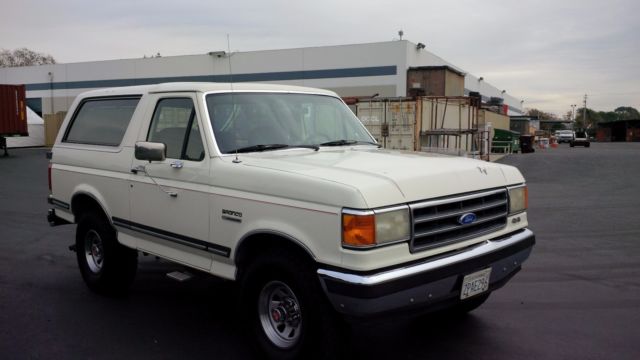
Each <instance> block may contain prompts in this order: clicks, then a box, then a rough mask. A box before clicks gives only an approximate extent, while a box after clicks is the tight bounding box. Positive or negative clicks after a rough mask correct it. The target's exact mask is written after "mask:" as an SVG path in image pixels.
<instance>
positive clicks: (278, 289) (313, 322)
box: [241, 252, 345, 359]
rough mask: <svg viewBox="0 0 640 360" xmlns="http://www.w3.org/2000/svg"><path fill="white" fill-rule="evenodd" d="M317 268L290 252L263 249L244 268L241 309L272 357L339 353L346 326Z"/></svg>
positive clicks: (254, 335)
mask: <svg viewBox="0 0 640 360" xmlns="http://www.w3.org/2000/svg"><path fill="white" fill-rule="evenodd" d="M314 270H315V269H314V268H313V267H312V266H310V264H308V263H307V262H305V261H303V260H302V259H300V258H299V256H293V254H289V253H287V252H272V253H266V254H264V253H263V254H261V257H260V258H259V259H256V260H255V261H254V262H253V263H252V264H251V265H250V266H249V268H248V269H247V271H245V272H244V275H243V276H242V284H241V306H242V309H241V312H242V313H243V314H244V316H245V323H246V324H248V325H249V326H248V328H247V330H249V336H251V337H252V338H253V340H254V345H255V347H256V350H257V351H258V352H260V353H262V354H261V355H263V356H266V357H267V358H269V359H311V358H316V359H324V358H327V359H328V358H339V357H340V356H341V355H342V351H343V349H342V343H343V339H344V336H343V334H344V330H345V327H344V325H343V323H342V320H341V319H340V318H339V316H338V314H337V313H336V312H335V310H334V309H333V308H332V307H331V305H330V304H329V302H328V300H327V299H326V297H325V295H324V293H323V292H322V289H321V286H320V281H319V279H318V277H317V275H316V274H315V271H314Z"/></svg>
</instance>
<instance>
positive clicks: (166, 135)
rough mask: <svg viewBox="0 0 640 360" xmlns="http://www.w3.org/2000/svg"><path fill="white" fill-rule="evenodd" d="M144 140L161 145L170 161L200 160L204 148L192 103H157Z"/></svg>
mask: <svg viewBox="0 0 640 360" xmlns="http://www.w3.org/2000/svg"><path fill="white" fill-rule="evenodd" d="M147 141H153V142H161V143H164V144H165V145H166V146H167V157H168V158H171V159H183V160H192V161H201V160H202V159H204V146H203V144H202V138H201V137H200V128H199V126H198V119H196V110H195V107H194V106H193V101H192V100H191V99H190V98H172V99H161V100H160V101H158V104H157V105H156V109H155V111H154V112H153V119H152V120H151V127H150V129H149V134H148V135H147Z"/></svg>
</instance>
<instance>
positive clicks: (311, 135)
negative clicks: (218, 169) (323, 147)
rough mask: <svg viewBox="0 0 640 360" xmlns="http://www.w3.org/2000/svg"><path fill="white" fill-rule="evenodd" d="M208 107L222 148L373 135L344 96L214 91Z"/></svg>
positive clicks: (366, 139)
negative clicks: (351, 108)
mask: <svg viewBox="0 0 640 360" xmlns="http://www.w3.org/2000/svg"><path fill="white" fill-rule="evenodd" d="M207 107H208V110H209V117H210V118H211V125H212V127H213V132H214V135H215V137H216V142H217V143H218V147H219V148H220V151H222V152H223V153H229V152H233V151H232V150H233V149H237V148H242V147H247V146H254V145H267V144H285V145H317V144H321V143H325V142H330V141H336V140H355V141H364V142H373V141H375V140H374V139H373V138H372V137H371V136H370V135H369V134H368V132H367V131H366V129H365V128H364V126H363V125H362V123H361V122H360V120H358V118H356V117H355V115H354V114H353V112H352V111H351V110H349V108H348V107H347V106H345V105H344V103H343V102H342V101H340V99H336V98H334V97H331V96H324V95H310V94H281V93H236V94H233V95H231V94H211V95H208V96H207Z"/></svg>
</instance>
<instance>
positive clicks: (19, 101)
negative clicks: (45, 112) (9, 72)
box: [0, 85, 29, 136]
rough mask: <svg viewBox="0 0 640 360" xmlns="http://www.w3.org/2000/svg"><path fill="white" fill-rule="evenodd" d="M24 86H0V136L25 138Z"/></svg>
mask: <svg viewBox="0 0 640 360" xmlns="http://www.w3.org/2000/svg"><path fill="white" fill-rule="evenodd" d="M25 97H26V90H25V86H24V85H0V136H27V135H29V132H28V130H27V103H26V101H25Z"/></svg>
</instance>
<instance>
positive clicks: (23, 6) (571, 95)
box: [0, 0, 640, 114]
mask: <svg viewBox="0 0 640 360" xmlns="http://www.w3.org/2000/svg"><path fill="white" fill-rule="evenodd" d="M0 4H1V7H0V9H1V10H0V48H4V49H15V48H18V47H28V48H30V49H32V50H36V51H40V52H45V53H49V54H51V55H53V56H54V58H55V59H56V60H57V61H58V62H60V63H67V62H80V61H89V60H106V59H123V58H137V57H142V56H143V55H151V54H155V53H157V52H160V53H161V54H162V55H163V56H168V55H185V54H202V53H206V52H208V51H215V50H225V49H226V47H227V44H226V34H230V36H231V48H232V50H233V51H252V50H264V49H281V48H296V47H308V46H319V45H338V44H352V43H366V42H379V41H389V40H393V39H397V38H398V35H397V32H398V30H399V29H403V30H404V33H405V35H404V38H405V39H406V40H409V41H412V42H415V43H417V42H422V43H425V44H426V45H427V50H429V51H431V52H433V53H435V54H436V55H438V56H440V57H442V58H444V59H445V60H447V61H449V62H451V63H453V64H454V65H456V66H458V67H460V68H462V69H464V70H465V71H468V72H470V73H472V74H474V75H476V76H483V77H484V78H485V80H486V81H487V82H489V83H491V84H492V85H495V86H496V87H498V88H502V89H506V90H507V92H508V93H509V94H511V95H513V96H515V97H518V98H522V99H524V100H525V107H535V108H539V109H541V110H545V111H551V112H555V113H557V114H564V113H565V112H567V111H568V110H569V109H570V106H571V104H578V105H579V106H581V105H580V104H581V101H582V97H583V95H584V94H585V93H587V94H589V99H588V107H590V108H594V109H596V110H604V111H610V110H613V109H614V108H616V107H618V106H633V107H635V108H637V109H640V1H639V0H607V1H605V0H599V1H596V0H582V1H580V0H575V1H573V0H535V1H533V0H485V1H471V0H457V1H451V2H447V1H442V0H438V1H431V0H417V1H377V0H367V1H360V0H350V1H346V0H342V1H337V0H320V1H307V0H297V1H291V0H290V1H284V0H276V1H270V0H248V1H243V0H231V1H230V0H226V1H219V0H218V1H216V0H208V1H194V0H180V1H172V2H164V1H160V0H153V1H151V0H128V1H121V0H108V1H90V0H56V1H51V0H0Z"/></svg>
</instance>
